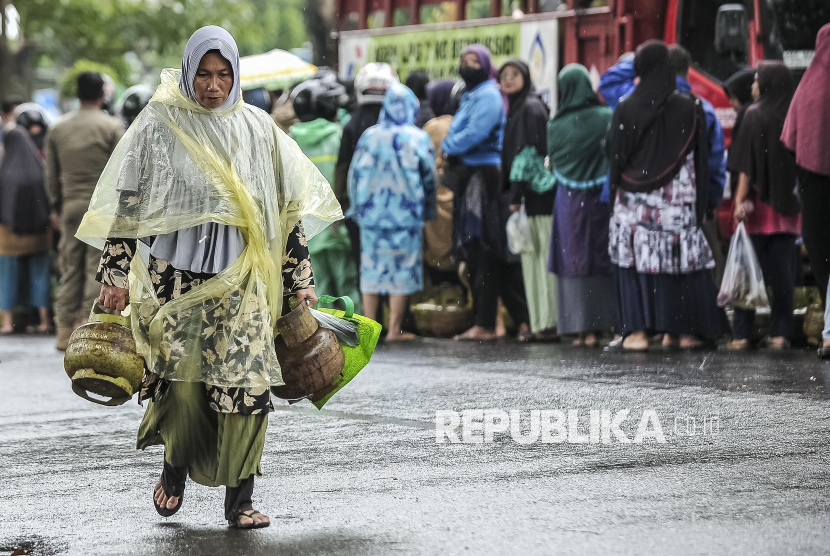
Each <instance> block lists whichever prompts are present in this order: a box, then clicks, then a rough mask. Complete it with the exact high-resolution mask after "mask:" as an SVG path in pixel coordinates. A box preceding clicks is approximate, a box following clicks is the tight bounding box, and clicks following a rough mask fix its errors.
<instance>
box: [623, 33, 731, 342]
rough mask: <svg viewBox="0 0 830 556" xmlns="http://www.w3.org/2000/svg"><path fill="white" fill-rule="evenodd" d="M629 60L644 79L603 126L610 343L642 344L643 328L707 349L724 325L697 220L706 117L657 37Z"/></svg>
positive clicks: (703, 192) (704, 179)
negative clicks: (612, 278)
mask: <svg viewBox="0 0 830 556" xmlns="http://www.w3.org/2000/svg"><path fill="white" fill-rule="evenodd" d="M634 68H635V70H636V72H637V76H638V77H639V78H640V83H639V85H637V88H636V89H634V91H633V92H632V93H631V95H630V96H628V97H626V98H625V99H624V100H623V101H622V102H620V104H619V106H618V107H617V110H616V111H615V112H614V118H613V121H612V124H611V128H610V130H609V134H608V143H609V145H608V153H609V156H610V159H609V162H610V168H609V183H610V186H611V192H612V199H613V200H614V211H613V215H612V217H611V222H610V226H609V228H610V240H609V251H610V255H611V262H612V263H613V264H615V265H616V266H617V267H618V269H617V292H616V293H617V302H618V304H619V305H618V306H619V311H620V319H621V323H620V324H621V330H620V332H621V334H622V336H623V338H624V340H623V342H622V344H621V345H618V344H614V345H615V346H617V347H616V348H612V347H611V346H609V349H622V350H626V351H645V350H647V349H648V335H649V334H663V335H664V336H663V345H664V346H665V347H667V348H669V347H672V346H674V345H675V343H676V342H677V341H678V337H679V347H680V348H683V349H696V348H701V347H706V341H708V343H709V344H710V345H711V343H712V342H714V340H716V339H718V338H720V337H721V336H722V335H723V334H724V333H725V332H726V330H727V327H728V322H727V320H726V315H725V314H724V312H723V310H722V309H719V308H718V307H717V304H716V298H717V288H716V287H715V277H714V275H713V272H712V269H713V268H714V267H715V260H714V258H713V256H712V250H711V249H710V248H709V244H708V242H707V241H706V238H705V237H704V235H703V231H702V230H701V228H700V224H701V222H702V221H703V218H704V217H705V214H706V209H707V207H708V197H709V195H708V188H709V186H708V183H709V182H708V160H707V159H708V139H707V129H706V115H705V114H704V112H703V107H702V105H701V104H700V102H699V101H698V100H697V99H696V98H695V97H694V96H692V95H690V94H688V93H683V92H680V91H677V90H676V84H675V72H674V69H673V68H672V65H671V62H670V61H669V51H668V49H667V48H666V45H665V44H664V43H663V42H662V41H656V40H651V41H646V42H645V43H643V44H642V45H641V46H640V47H639V48H638V49H637V53H636V56H635V58H634Z"/></svg>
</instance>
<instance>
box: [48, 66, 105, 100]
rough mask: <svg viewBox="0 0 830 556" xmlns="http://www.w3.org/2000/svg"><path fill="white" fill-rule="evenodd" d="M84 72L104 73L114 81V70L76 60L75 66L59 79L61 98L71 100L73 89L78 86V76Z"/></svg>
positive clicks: (73, 94) (73, 93)
mask: <svg viewBox="0 0 830 556" xmlns="http://www.w3.org/2000/svg"><path fill="white" fill-rule="evenodd" d="M85 71H97V72H98V73H105V74H107V75H109V76H110V77H112V78H113V79H115V78H116V77H117V75H118V74H117V72H116V71H115V69H113V68H111V67H110V66H107V65H104V64H98V63H96V62H90V61H89V60H78V61H77V62H75V64H74V65H73V66H72V67H71V68H70V69H69V70H67V71H66V72H64V74H63V75H62V76H61V79H60V91H61V96H62V97H63V98H72V97H74V96H75V93H76V91H75V89H76V88H77V86H78V76H79V75H81V74H82V73H83V72H85Z"/></svg>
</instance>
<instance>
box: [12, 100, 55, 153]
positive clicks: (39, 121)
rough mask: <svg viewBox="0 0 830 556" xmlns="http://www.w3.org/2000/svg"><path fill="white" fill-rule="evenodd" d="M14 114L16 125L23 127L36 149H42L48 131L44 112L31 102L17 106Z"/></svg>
mask: <svg viewBox="0 0 830 556" xmlns="http://www.w3.org/2000/svg"><path fill="white" fill-rule="evenodd" d="M14 114H15V122H17V125H19V126H21V127H25V128H26V131H28V132H29V135H30V136H31V137H32V141H34V143H35V146H37V148H38V149H43V144H44V141H45V138H46V131H47V130H48V129H49V122H48V117H47V114H46V111H45V110H44V109H43V108H41V107H40V106H39V105H37V104H35V103H33V102H27V103H25V104H21V105H20V106H18V107H17V108H16V109H15V111H14Z"/></svg>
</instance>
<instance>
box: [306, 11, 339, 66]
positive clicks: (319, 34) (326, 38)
mask: <svg viewBox="0 0 830 556" xmlns="http://www.w3.org/2000/svg"><path fill="white" fill-rule="evenodd" d="M334 11H335V0H307V2H306V9H305V11H304V12H303V19H305V25H306V29H307V30H308V40H309V42H311V45H312V47H313V48H314V64H315V65H318V66H331V65H332V64H333V63H334V60H335V59H336V56H335V53H334V41H333V40H332V39H331V32H332V31H333V30H334Z"/></svg>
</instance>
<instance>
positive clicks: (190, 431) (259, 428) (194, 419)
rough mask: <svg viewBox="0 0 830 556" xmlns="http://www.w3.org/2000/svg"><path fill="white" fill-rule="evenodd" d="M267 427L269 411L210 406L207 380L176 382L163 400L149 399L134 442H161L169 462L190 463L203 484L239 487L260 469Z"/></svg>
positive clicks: (142, 446) (190, 470)
mask: <svg viewBox="0 0 830 556" xmlns="http://www.w3.org/2000/svg"><path fill="white" fill-rule="evenodd" d="M267 427H268V414H267V413H265V414H261V415H241V414H237V413H218V412H216V411H214V410H212V409H211V408H210V405H209V402H208V395H207V389H206V388H205V385H204V384H202V383H201V382H178V381H176V382H173V383H171V384H170V387H169V388H168V389H167V392H165V393H164V395H163V396H162V397H161V400H159V401H158V402H156V401H151V402H150V403H149V405H148V407H147V411H146V412H145V413H144V419H143V420H142V421H141V426H140V427H139V429H138V442H137V443H136V447H137V448H138V449H140V450H143V449H145V448H146V447H147V446H158V445H162V446H164V459H165V460H166V461H167V463H169V464H170V465H172V466H173V467H187V468H188V474H189V475H190V478H191V479H193V480H194V481H196V482H197V483H199V484H200V485H204V486H209V487H216V486H220V485H225V486H229V487H236V486H239V483H240V481H243V480H245V479H247V478H248V477H250V476H251V475H257V476H259V475H261V474H262V473H261V471H260V468H259V462H260V460H261V459H262V449H263V447H264V445H265V429H266V428H267Z"/></svg>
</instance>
